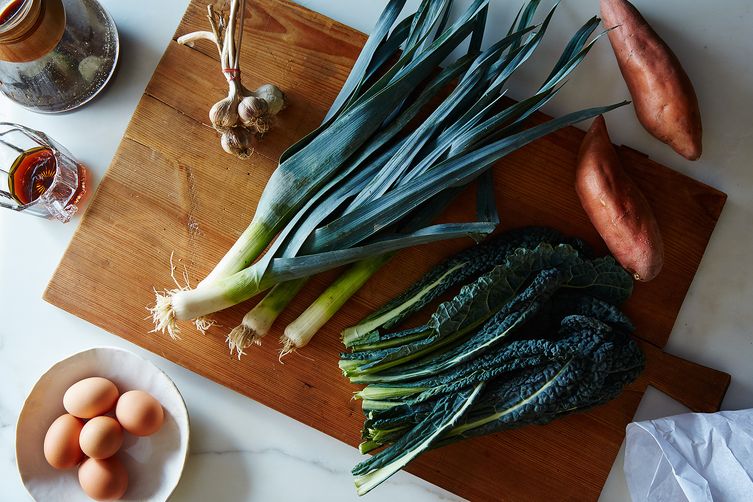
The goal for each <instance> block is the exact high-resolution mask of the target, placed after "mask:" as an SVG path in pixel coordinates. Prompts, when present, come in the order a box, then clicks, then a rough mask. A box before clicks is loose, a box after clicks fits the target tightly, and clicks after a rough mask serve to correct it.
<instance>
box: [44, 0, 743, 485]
mask: <svg viewBox="0 0 753 502" xmlns="http://www.w3.org/2000/svg"><path fill="white" fill-rule="evenodd" d="M205 6H206V3H205V2H204V1H198V0H196V1H194V2H192V3H191V5H190V6H189V8H188V11H187V12H186V15H185V17H184V19H183V21H182V23H181V25H180V27H179V28H178V31H177V34H184V33H187V32H189V31H194V30H203V29H206V18H205V12H206V11H205V8H206V7H205ZM249 10H250V12H251V17H250V20H249V21H248V23H247V26H246V37H245V38H244V47H243V61H242V67H243V69H244V83H245V84H246V85H247V86H248V87H250V88H254V87H256V86H258V85H260V84H262V83H265V82H272V83H275V84H277V85H278V86H279V87H280V88H281V89H283V90H284V91H285V92H286V94H287V96H288V98H289V108H288V109H287V110H285V111H284V112H283V113H282V114H281V116H280V121H279V124H278V126H277V128H276V129H275V130H274V131H273V132H272V133H270V134H269V136H268V137H267V138H266V139H265V140H264V141H263V142H262V143H260V144H259V145H258V148H257V150H256V153H255V154H254V155H253V156H252V157H251V158H250V159H248V160H246V161H240V160H237V159H235V158H233V157H231V156H228V155H226V154H225V153H223V152H222V151H221V150H220V147H219V141H218V138H217V135H216V133H215V132H214V131H213V130H212V129H211V128H210V127H209V126H208V125H207V123H208V119H207V111H208V110H209V108H210V106H211V105H212V104H213V103H214V102H215V101H217V100H218V99H220V98H221V97H223V95H224V92H225V91H224V89H225V88H226V87H225V82H224V80H223V77H222V76H221V75H220V73H219V71H218V63H217V61H216V59H217V57H216V52H215V49H214V48H213V47H212V46H210V45H208V44H202V45H199V46H197V47H196V48H194V49H190V48H187V47H182V46H179V45H178V44H176V43H175V42H172V43H171V44H170V46H169V47H168V48H167V51H166V52H165V55H164V57H163V58H162V61H161V63H160V64H159V66H158V67H157V70H156V71H155V74H154V77H153V78H152V81H151V82H150V84H149V86H148V88H147V89H146V92H145V93H144V96H143V98H142V99H141V102H140V103H139V105H138V108H137V109H136V112H135V114H134V116H133V118H132V120H131V123H130V125H129V126H128V129H127V131H126V133H125V137H124V138H123V141H122V142H121V144H120V147H119V149H118V151H117V153H116V155H115V158H114V160H113V162H112V165H111V166H110V168H109V170H108V171H107V174H106V175H105V177H104V178H103V180H102V182H101V183H100V186H99V189H98V191H97V194H96V196H95V197H94V198H93V200H92V202H91V204H90V206H89V209H88V211H87V213H86V214H85V215H84V217H83V218H82V221H81V224H80V226H79V228H78V230H77V232H76V234H75V236H74V238H73V240H72V242H71V244H70V247H69V248H68V250H67V252H66V253H65V256H64V257H63V259H62V261H61V263H60V266H59V267H58V269H57V271H56V272H55V275H54V276H53V278H52V280H51V281H50V284H49V286H48V289H47V291H46V292H45V294H44V298H45V299H46V300H47V301H49V302H50V303H52V304H54V305H57V306H59V307H61V308H63V309H65V310H67V311H69V312H71V313H73V314H75V315H76V316H79V317H81V318H82V319H85V320H87V321H89V322H92V323H94V324H96V325H98V326H100V327H102V328H104V329H105V330H107V331H109V332H111V333H114V334H116V335H118V336H121V337H123V338H125V339H127V340H130V341H132V342H134V343H137V344H139V345H141V346H143V347H145V348H147V349H149V350H151V351H153V352H155V353H157V354H160V355H162V356H164V357H166V358H168V359H171V360H172V361H175V362H176V363H178V364H181V365H183V366H185V367H186V368H189V369H191V370H193V371H196V372H197V373H199V374H202V375H204V376H206V377H208V378H211V379H212V380H214V381H216V382H218V383H220V384H222V385H225V386H227V387H230V388H232V389H234V390H236V391H238V392H241V393H243V394H245V395H247V396H249V397H251V398H253V399H256V400H258V401H259V402H261V403H263V404H265V405H267V406H270V407H272V408H274V409H276V410H279V411H281V412H282V413H285V414H287V415H289V416H291V417H293V418H295V419H296V420H300V421H301V422H304V423H306V424H308V425H310V426H312V427H315V428H317V429H319V430H321V431H323V432H325V433H327V434H329V435H331V436H333V437H335V438H337V439H340V440H341V441H345V442H346V443H349V444H351V445H356V444H357V443H358V442H359V430H360V426H361V422H362V415H361V411H360V409H359V407H358V403H357V402H355V401H352V400H351V395H352V392H353V391H354V390H355V388H354V387H353V386H352V385H350V384H349V383H348V382H347V380H346V379H345V378H343V377H342V376H341V375H340V372H339V370H338V367H337V360H338V352H339V351H340V350H341V348H342V347H341V344H340V341H339V332H340V331H341V329H342V328H344V327H345V326H348V325H351V324H353V323H354V322H356V321H358V320H359V319H360V318H362V317H363V316H364V315H366V314H367V313H368V312H370V311H371V310H373V309H374V308H376V307H378V306H379V305H380V304H382V303H383V302H384V301H385V300H386V299H388V298H391V297H392V296H394V295H395V294H397V293H398V292H399V291H401V290H402V289H403V288H404V287H406V286H407V285H408V284H410V283H411V282H412V281H414V280H415V279H417V278H419V277H420V276H421V275H422V273H424V272H425V271H426V270H427V269H429V268H430V267H431V266H432V265H433V264H435V263H437V262H439V261H440V260H441V259H443V258H444V257H445V256H447V255H449V254H451V253H454V252H457V251H458V250H460V249H462V248H464V247H466V246H468V245H469V244H470V242H469V241H467V240H458V241H451V242H448V243H441V244H436V245H430V246H424V247H421V248H418V249H413V250H410V251H405V252H402V253H400V254H399V255H398V256H397V257H396V258H395V259H394V260H393V261H392V262H391V263H390V264H389V265H388V266H387V267H385V268H384V269H383V270H382V271H381V272H380V273H379V274H378V276H376V277H374V278H373V279H372V280H371V281H370V282H369V283H368V284H367V285H366V286H365V287H364V288H363V290H362V291H361V292H359V293H358V295H357V296H356V297H355V298H354V299H353V300H352V301H351V302H350V303H349V304H348V305H347V306H346V307H345V308H344V309H343V311H342V312H340V313H339V314H338V315H337V316H336V317H335V318H334V319H333V320H332V322H331V323H330V324H329V325H327V326H326V327H325V328H324V329H323V330H322V332H321V333H319V335H317V337H316V338H315V339H314V340H313V341H312V343H311V344H310V345H309V346H308V347H306V349H305V350H303V351H301V353H300V354H295V355H292V356H290V357H288V358H287V359H286V360H285V364H284V365H281V364H280V363H279V362H278V360H277V351H278V348H279V347H278V344H277V340H276V338H277V337H278V336H279V335H280V334H281V332H282V328H283V327H284V326H285V325H286V324H287V323H288V322H290V321H291V320H293V319H294V318H295V317H296V316H297V315H298V314H299V313H300V312H301V311H302V310H303V309H304V308H305V307H306V306H307V305H308V304H309V303H310V301H312V300H313V299H314V298H315V297H316V296H317V294H318V293H319V292H320V291H321V290H322V289H323V288H324V287H325V286H326V284H327V281H328V280H329V279H331V278H332V277H333V275H332V274H325V275H324V276H321V277H318V278H316V279H315V280H314V281H313V283H312V285H311V286H310V287H308V288H307V289H306V290H305V291H303V292H302V294H301V295H300V296H299V298H298V300H297V301H296V302H295V304H294V306H293V307H292V308H290V309H289V310H288V311H286V312H285V313H284V314H283V316H282V317H281V320H280V322H278V324H277V325H276V327H275V331H274V333H272V334H271V335H269V337H268V338H267V339H266V340H265V343H264V344H263V346H262V347H259V348H252V349H250V350H249V351H248V355H247V356H245V357H244V358H243V359H242V360H240V361H239V360H237V359H236V358H234V357H231V356H230V355H229V354H228V350H227V346H226V344H225V338H224V336H225V334H226V333H227V331H229V329H230V328H231V327H233V326H235V325H237V324H238V322H239V321H240V319H241V317H242V316H243V314H244V313H245V312H246V311H247V310H248V309H249V308H250V306H251V305H253V303H252V302H249V303H247V304H244V305H240V306H238V307H236V308H233V309H229V310H227V311H224V312H222V313H220V314H218V315H217V316H216V320H217V321H218V322H219V324H220V326H218V327H215V328H213V329H212V330H211V331H210V332H209V334H207V335H206V336H201V335H199V334H197V333H195V332H193V331H191V329H190V326H188V325H187V326H184V328H185V329H184V335H183V338H182V339H181V340H179V341H174V340H171V339H169V338H168V337H167V336H163V335H161V334H153V333H150V330H151V329H152V326H151V324H150V322H149V321H147V320H145V316H146V314H147V312H146V307H147V306H148V305H150V304H151V303H152V301H153V291H152V288H153V287H157V288H164V287H170V286H171V285H172V281H171V279H170V274H169V262H170V255H171V253H174V256H175V260H176V261H175V263H176V265H177V266H178V272H179V274H178V275H182V271H183V270H184V269H185V271H186V272H187V274H188V277H190V279H191V281H192V283H194V284H195V282H196V281H197V280H199V279H201V278H202V277H204V276H205V275H206V274H207V273H208V272H209V270H210V268H211V266H212V265H213V264H214V263H216V262H217V261H218V260H219V258H220V257H221V256H222V255H223V254H224V252H225V251H226V250H227V249H228V248H229V247H230V246H231V244H232V243H233V242H234V241H235V239H236V238H237V237H238V235H239V234H240V232H241V231H242V230H243V229H244V228H245V226H246V224H247V223H248V222H249V221H250V220H251V216H252V215H253V211H254V208H255V206H256V202H257V200H258V199H259V196H260V194H261V191H262V189H263V187H264V184H265V182H266V180H267V178H268V177H269V175H270V174H271V173H272V171H273V170H274V168H275V166H276V159H277V158H278V156H279V155H280V153H281V152H282V151H283V149H284V148H285V147H286V146H288V145H290V144H291V143H293V142H294V141H295V140H296V139H298V138H300V137H301V136H303V135H304V134H305V133H306V132H308V131H310V130H311V129H313V128H314V127H315V126H316V125H317V124H318V123H319V122H320V121H321V119H322V117H323V116H324V113H325V111H326V109H327V108H328V106H329V104H330V103H331V102H332V100H333V99H334V97H335V95H336V94H337V92H338V90H339V88H340V86H341V85H342V82H343V81H344V79H345V78H346V76H347V74H348V72H349V70H350V67H351V66H352V64H353V61H354V60H355V57H356V56H357V54H358V52H359V50H360V47H361V46H362V44H363V43H364V41H365V37H364V35H363V34H361V33H359V32H356V31H354V30H353V29H351V28H348V27H346V26H343V25H341V24H338V23H336V22H334V21H332V20H330V19H328V18H325V17H323V16H321V15H319V14H316V13H313V12H311V11H308V10H306V9H304V8H302V7H300V6H297V5H295V4H292V3H288V2H286V1H278V0H253V1H250V2H249ZM542 119H543V116H541V115H540V116H538V117H537V120H542ZM582 137H583V133H582V132H581V131H579V130H578V129H574V128H570V129H567V130H564V131H562V132H560V133H557V134H555V135H552V136H550V137H548V138H546V139H544V140H541V141H538V142H537V143H535V144H533V145H530V146H529V147H527V148H525V149H523V150H522V151H520V152H518V153H515V154H513V155H511V156H509V157H508V158H506V159H504V160H503V161H501V162H500V163H499V165H498V166H497V167H496V168H495V172H496V182H495V188H496V191H497V195H498V201H499V209H500V213H501V215H502V221H503V224H502V227H503V228H508V227H513V226H522V225H528V224H536V225H550V226H553V227H555V228H558V229H560V230H562V231H563V232H565V233H569V234H573V235H578V236H580V237H582V238H584V239H586V240H587V241H588V242H590V243H591V244H593V245H594V246H595V247H596V248H597V249H599V250H602V251H604V245H603V243H602V242H601V241H600V240H599V238H598V236H597V234H596V233H595V231H594V230H593V228H592V227H591V225H590V224H589V222H588V220H587V218H586V215H585V214H584V213H583V211H582V210H581V208H580V206H579V204H578V201H577V199H576V196H575V193H574V191H573V188H572V183H573V169H574V166H575V158H576V152H577V150H578V146H579V144H580V141H581V138H582ZM620 155H621V157H622V159H623V161H624V163H625V165H626V167H627V169H628V170H629V172H630V174H632V175H633V176H634V177H635V179H636V180H637V182H638V183H639V184H640V186H641V188H642V189H643V190H644V191H645V193H646V195H647V197H648V199H649V200H650V201H651V203H652V204H653V206H654V208H655V211H656V214H657V218H658V220H659V223H660V225H661V228H662V231H663V233H664V237H665V240H666V265H665V269H664V271H663V272H662V274H661V275H660V276H659V278H658V279H657V280H655V281H654V282H651V283H649V284H639V285H638V286H637V287H636V290H635V294H634V296H633V298H632V299H631V300H630V302H629V303H628V304H627V306H626V310H627V312H628V313H629V314H630V316H631V317H632V318H633V320H634V321H635V324H636V325H637V328H638V329H637V333H636V334H637V336H638V337H639V338H640V339H641V340H642V342H641V343H642V346H643V348H644V350H645V351H646V354H647V357H648V368H647V370H646V372H645V373H644V375H643V376H642V377H641V379H640V380H639V381H638V382H636V383H634V384H633V385H631V386H630V387H629V388H628V389H627V390H626V391H625V392H624V393H623V394H622V395H621V396H620V397H619V398H618V399H616V400H614V401H612V402H611V403H609V404H607V405H605V406H601V407H598V408H596V409H594V410H591V411H589V412H588V413H581V414H578V415H574V416H571V417H567V418H565V419H562V420H559V421H557V422H555V423H552V424H550V425H547V426H532V427H526V428H523V429H520V430H516V431H510V432H505V433H500V434H496V435H493V436H489V437H486V438H480V439H475V440H470V441H467V442H464V443H459V444H456V445H453V446H450V447H448V448H446V449H443V450H441V451H434V452H431V453H429V454H427V455H424V456H423V457H421V458H420V459H419V460H418V461H416V462H414V463H412V464H411V466H410V467H409V469H408V470H409V471H411V472H413V473H415V474H417V475H418V476H421V477H423V478H424V479H427V480H428V481H431V482H433V483H436V484H438V485H440V486H442V487H444V488H446V489H448V490H450V491H453V492H455V493H457V494H458V495H461V496H463V497H466V498H469V499H473V500H492V499H494V500H500V499H502V500H553V499H557V500H564V499H570V500H595V499H596V498H597V497H598V495H599V493H600V491H601V488H602V486H603V483H604V480H605V479H606V476H607V474H608V472H609V469H610V467H611V465H612V463H613V461H614V458H615V455H616V453H617V451H618V449H619V447H620V444H621V442H622V439H623V436H624V429H625V425H626V424H627V423H628V422H629V421H630V420H631V419H632V417H633V415H634V412H635V410H636V407H637V406H638V403H639V401H640V399H641V396H642V395H643V392H644V391H645V389H646V385H649V384H651V385H654V386H656V387H658V388H659V389H661V390H663V391H665V392H667V393H668V394H669V395H671V396H672V397H674V398H676V399H678V400H679V401H681V402H683V403H685V404H686V405H688V406H689V407H690V408H692V409H694V410H697V411H707V412H711V411H716V410H717V409H718V407H719V404H720V402H721V400H722V397H723V396H724V392H725V390H726V388H727V385H728V383H729V376H728V375H726V374H723V373H720V372H718V371H715V370H711V369H708V368H704V367H702V366H699V365H697V364H694V363H691V362H688V361H684V360H681V359H678V358H676V357H673V356H671V355H668V354H665V353H663V352H662V350H661V348H662V347H664V345H665V344H666V341H667V338H668V337H669V334H670V331H671V329H672V326H673V324H674V322H675V319H676V317H677V314H678V311H679V309H680V306H681V304H682V301H683V299H684V298H685V295H686V293H687V290H688V287H689V285H690V283H691V281H692V279H693V276H694V274H695V272H696V269H697V267H698V264H699V262H700V260H701V257H702V256H703V253H704V250H705V248H706V245H707V243H708V240H709V238H710V236H711V233H712V231H713V228H714V225H715V224H716V221H717V218H718V217H719V214H720V212H721V210H722V206H723V205H724V202H725V198H726V196H725V195H724V194H723V193H721V192H719V191H717V190H715V189H713V188H711V187H708V186H706V185H704V184H702V183H699V182H697V181H694V180H692V179H690V178H687V177H685V176H683V175H681V174H678V173H676V172H674V171H671V170H670V169H668V168H666V167H664V166H661V165H658V164H656V163H654V162H652V161H651V160H649V159H648V158H647V157H645V156H644V155H642V154H640V153H638V152H635V151H633V150H630V149H628V148H621V149H620ZM468 197H470V199H468V198H466V199H464V203H459V204H456V205H455V206H454V207H453V208H452V209H451V211H450V213H449V217H450V218H453V219H457V218H464V217H468V216H470V214H469V212H470V211H471V210H472V207H473V206H474V204H473V203H472V200H473V199H472V197H473V195H472V192H469V195H468ZM469 201H470V203H469ZM342 467H343V468H345V467H349V466H342Z"/></svg>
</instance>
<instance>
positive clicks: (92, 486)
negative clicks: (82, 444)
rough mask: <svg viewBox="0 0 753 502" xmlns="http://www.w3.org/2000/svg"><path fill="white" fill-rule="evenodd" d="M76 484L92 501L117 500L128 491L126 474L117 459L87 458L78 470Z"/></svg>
mask: <svg viewBox="0 0 753 502" xmlns="http://www.w3.org/2000/svg"><path fill="white" fill-rule="evenodd" d="M78 482H79V484H80V485H81V488H83V490H84V493H86V494H87V495H88V496H89V497H91V498H93V499H94V500H117V499H119V498H121V497H123V495H124V494H125V492H126V490H127V489H128V472H127V471H126V468H125V467H124V466H123V463H122V462H121V461H120V460H118V458H117V457H110V458H107V459H104V460H97V459H96V458H88V459H86V460H85V461H84V463H82V464H81V467H79V468H78Z"/></svg>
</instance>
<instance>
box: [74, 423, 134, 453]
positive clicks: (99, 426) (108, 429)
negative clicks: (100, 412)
mask: <svg viewBox="0 0 753 502" xmlns="http://www.w3.org/2000/svg"><path fill="white" fill-rule="evenodd" d="M78 441H79V444H80V445H81V451H83V452H84V454H85V455H86V456H87V457H91V458H97V459H100V460H101V459H103V458H110V457H112V456H113V455H115V454H116V453H117V452H118V450H119V449H120V447H121V446H122V445H123V429H122V428H121V427H120V424H119V423H118V421H117V420H115V419H114V418H111V417H94V418H92V419H91V420H89V421H88V422H86V424H84V428H83V429H81V436H79V440H78Z"/></svg>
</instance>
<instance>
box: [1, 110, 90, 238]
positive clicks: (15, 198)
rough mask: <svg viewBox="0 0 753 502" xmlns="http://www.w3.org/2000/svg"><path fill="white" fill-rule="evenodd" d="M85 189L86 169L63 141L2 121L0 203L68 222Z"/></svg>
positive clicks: (2, 205)
mask: <svg viewBox="0 0 753 502" xmlns="http://www.w3.org/2000/svg"><path fill="white" fill-rule="evenodd" d="M86 189H87V186H86V169H85V168H84V167H83V166H82V165H81V164H80V163H79V162H77V161H76V159H75V158H73V156H72V155H71V154H70V152H69V151H68V150H66V149H65V148H64V147H63V146H62V145H61V144H59V143H58V142H56V141H55V140H53V139H52V138H50V137H49V136H47V135H46V134H44V133H42V132H39V131H35V130H33V129H29V128H27V127H24V126H22V125H18V124H12V123H9V122H0V207H6V208H8V209H13V210H14V211H19V212H24V213H26V214H32V215H34V216H41V217H42V218H47V219H51V220H52V219H55V220H58V221H61V222H63V223H67V222H68V221H69V220H70V219H71V217H72V216H73V215H74V214H75V213H76V211H77V210H78V207H79V206H80V205H81V203H82V201H83V198H84V196H85V195H86Z"/></svg>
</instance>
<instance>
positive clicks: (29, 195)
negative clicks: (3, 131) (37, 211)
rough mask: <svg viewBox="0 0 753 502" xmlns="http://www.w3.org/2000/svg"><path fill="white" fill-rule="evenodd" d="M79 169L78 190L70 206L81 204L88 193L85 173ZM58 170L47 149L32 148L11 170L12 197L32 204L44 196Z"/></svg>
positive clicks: (51, 152) (54, 158) (52, 155)
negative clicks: (82, 198)
mask: <svg viewBox="0 0 753 502" xmlns="http://www.w3.org/2000/svg"><path fill="white" fill-rule="evenodd" d="M77 167H78V188H77V190H76V192H75V193H74V194H73V197H71V199H70V200H69V201H63V202H64V203H68V204H75V203H77V202H79V200H80V199H81V197H82V195H83V194H84V193H85V191H86V183H85V172H84V169H83V167H81V166H77ZM57 169H58V163H57V158H56V157H55V154H54V153H53V151H52V150H51V149H49V148H46V147H39V148H32V149H31V150H27V151H25V152H24V153H23V154H21V155H20V156H19V157H18V158H17V159H16V161H15V162H14V163H13V166H11V168H10V171H9V172H10V176H9V178H8V185H9V186H8V188H9V189H10V193H11V195H13V197H15V199H16V200H17V201H18V202H20V203H21V204H30V203H32V202H34V201H35V200H37V199H38V198H39V197H41V196H42V194H44V193H45V192H46V191H47V189H48V188H50V185H52V182H53V181H54V179H55V173H56V172H57Z"/></svg>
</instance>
